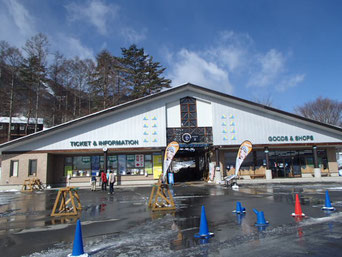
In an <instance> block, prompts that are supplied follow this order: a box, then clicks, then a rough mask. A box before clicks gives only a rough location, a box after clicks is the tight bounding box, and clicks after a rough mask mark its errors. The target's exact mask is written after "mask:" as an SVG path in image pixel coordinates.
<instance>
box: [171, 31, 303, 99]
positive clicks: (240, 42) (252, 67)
mask: <svg viewBox="0 0 342 257" xmlns="http://www.w3.org/2000/svg"><path fill="white" fill-rule="evenodd" d="M164 50H165V49H164ZM164 56H165V58H166V60H167V62H168V64H169V65H168V67H169V70H168V77H169V78H170V79H172V82H173V85H174V86H175V85H179V84H183V83H186V82H190V83H194V84H199V85H203V86H208V87H211V88H213V89H215V90H219V91H224V92H226V93H232V91H233V85H232V83H231V81H232V80H233V81H234V83H236V84H237V85H239V86H244V87H249V88H260V87H263V88H271V89H276V90H278V91H285V90H287V89H289V88H291V87H294V86H296V85H298V84H299V83H300V82H302V81H303V80H304V78H305V74H291V73H290V72H289V71H288V67H287V66H288V64H287V63H288V59H290V57H291V53H286V54H284V53H283V52H281V51H279V50H277V49H270V50H268V51H267V52H266V53H263V52H260V51H257V50H256V49H255V43H254V41H253V39H252V38H251V37H250V36H249V35H248V34H240V33H235V32H233V31H223V32H221V33H220V34H219V37H218V39H216V40H215V43H214V44H213V45H211V46H207V47H206V48H205V50H202V51H201V50H198V51H193V50H191V49H182V50H178V51H175V52H169V51H164Z"/></svg>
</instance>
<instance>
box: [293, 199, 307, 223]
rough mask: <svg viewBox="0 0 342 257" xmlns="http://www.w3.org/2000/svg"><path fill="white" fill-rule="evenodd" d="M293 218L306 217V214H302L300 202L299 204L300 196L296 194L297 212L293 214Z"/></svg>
mask: <svg viewBox="0 0 342 257" xmlns="http://www.w3.org/2000/svg"><path fill="white" fill-rule="evenodd" d="M292 216H293V217H298V216H301V217H304V216H305V214H304V213H303V212H302V207H301V206H300V202H299V197H298V194H296V204H295V212H294V213H292Z"/></svg>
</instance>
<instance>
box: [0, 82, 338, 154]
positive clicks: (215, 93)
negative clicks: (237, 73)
mask: <svg viewBox="0 0 342 257" xmlns="http://www.w3.org/2000/svg"><path fill="white" fill-rule="evenodd" d="M186 90H192V91H195V92H199V93H202V94H205V95H210V96H213V97H218V98H221V99H223V100H230V101H232V102H235V103H237V104H240V105H245V106H249V107H251V108H254V109H259V110H263V111H265V112H268V113H274V114H278V115H280V116H283V117H287V118H290V119H295V120H299V121H302V122H305V123H310V124H312V125H316V126H317V125H318V126H320V127H322V128H326V129H329V130H333V131H334V132H339V133H342V128H340V127H337V126H333V125H329V124H325V123H321V122H318V121H315V120H311V119H308V118H304V117H302V116H299V115H296V114H293V113H289V112H285V111H282V110H279V109H275V108H273V107H269V106H266V105H262V104H258V103H254V102H251V101H248V100H245V99H242V98H238V97H235V96H231V95H228V94H224V93H222V92H218V91H214V90H212V89H208V88H204V87H201V86H198V85H194V84H191V83H187V84H184V85H180V86H177V87H173V88H171V89H167V90H165V91H162V92H159V93H156V94H153V95H149V96H145V97H142V98H139V99H135V100H132V101H129V102H126V103H124V104H120V105H117V106H113V107H110V108H107V109H105V110H102V111H98V112H95V113H92V114H89V115H86V116H83V117H81V118H78V119H75V120H72V121H68V122H65V123H63V124H60V125H57V126H54V127H51V128H49V129H46V130H43V131H39V132H36V133H34V134H30V135H28V136H24V137H21V138H18V139H14V140H12V141H9V142H6V143H3V144H1V145H0V149H1V148H4V147H7V146H10V145H13V144H17V143H21V142H24V141H27V140H30V139H33V138H39V137H41V136H43V135H47V134H51V133H53V132H56V131H58V130H61V129H64V128H67V127H72V126H76V125H78V124H80V123H83V122H86V121H88V120H92V119H97V118H101V117H104V116H106V115H108V114H111V113H115V112H118V111H121V110H124V109H128V108H134V107H136V106H138V105H139V104H142V103H145V102H149V101H153V100H156V99H158V98H162V97H165V96H168V95H173V94H176V93H179V92H183V91H186Z"/></svg>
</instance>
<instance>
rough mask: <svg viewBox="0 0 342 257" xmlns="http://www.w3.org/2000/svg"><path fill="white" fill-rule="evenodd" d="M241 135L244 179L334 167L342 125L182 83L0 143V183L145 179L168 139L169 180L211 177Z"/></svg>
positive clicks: (230, 158) (231, 159) (230, 160)
mask: <svg viewBox="0 0 342 257" xmlns="http://www.w3.org/2000/svg"><path fill="white" fill-rule="evenodd" d="M244 140H249V141H251V142H252V143H253V151H252V152H251V153H250V154H249V155H248V157H247V159H246V160H245V161H244V162H243V164H242V167H241V168H240V175H241V177H242V178H244V179H250V178H255V177H260V178H265V179H272V178H278V177H304V176H310V177H314V176H315V177H320V176H324V175H327V176H334V175H335V176H336V175H337V174H338V173H337V172H338V166H337V161H336V149H337V148H341V146H342V129H341V128H339V127H335V126H331V125H327V124H323V123H320V122H317V121H313V120H309V119H306V118H303V117H300V116H297V115H294V114H291V113H287V112H284V111H280V110H277V109H274V108H271V107H267V106H264V105H260V104H256V103H253V102H250V101H246V100H243V99H240V98H237V97H233V96H230V95H227V94H223V93H220V92H216V91H213V90H209V89H206V88H203V87H199V86H196V85H193V84H185V85H182V86H179V87H175V88H172V89H169V90H166V91H163V92H160V93H157V94H154V95H151V96H147V97H143V98H140V99H137V100H134V101H131V102H128V103H125V104H122V105H119V106H115V107H112V108H108V109H106V110H103V111H100V112H97V113H94V114H91V115H88V116H85V117H82V118H79V119H76V120H73V121H70V122H67V123H64V124H61V125H58V126H55V127H53V128H50V129H47V130H44V131H40V132H38V133H35V134H32V135H28V136H25V137H23V138H19V139H16V140H13V141H10V142H7V143H4V144H2V145H0V151H1V152H2V174H1V181H0V184H1V185H6V184H10V185H14V184H22V183H23V181H24V180H25V179H27V178H29V177H32V176H37V177H38V178H40V179H41V181H42V182H43V183H45V184H50V185H63V184H65V183H66V180H67V177H68V175H70V176H71V182H72V183H75V184H76V183H83V182H84V183H89V176H91V174H94V173H97V174H98V173H99V172H100V171H101V170H104V169H107V170H112V171H114V172H115V173H116V174H117V175H118V183H119V184H125V183H130V182H132V181H134V182H135V183H142V184H143V183H152V182H153V181H155V180H156V179H158V177H159V175H160V174H161V172H162V159H163V151H164V150H165V147H166V146H167V145H168V143H169V142H172V141H177V142H179V144H180V150H179V151H178V152H177V154H176V156H175V159H174V161H173V163H172V167H171V169H172V170H173V171H174V172H175V180H176V182H177V181H187V180H201V179H208V178H209V179H210V176H209V173H210V172H211V174H213V170H216V171H217V172H218V171H219V172H220V173H221V176H225V175H227V173H228V174H229V173H232V172H234V165H235V158H236V154H237V150H238V148H239V146H240V144H241V142H243V141H244ZM105 160H107V162H106V161H105ZM105 166H107V167H105Z"/></svg>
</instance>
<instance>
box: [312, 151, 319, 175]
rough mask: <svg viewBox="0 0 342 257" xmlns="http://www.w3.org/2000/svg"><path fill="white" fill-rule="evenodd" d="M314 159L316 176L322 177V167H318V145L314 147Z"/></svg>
mask: <svg viewBox="0 0 342 257" xmlns="http://www.w3.org/2000/svg"><path fill="white" fill-rule="evenodd" d="M312 152H313V161H314V174H315V178H321V169H320V168H319V167H318V156H317V146H315V145H314V146H313V147H312Z"/></svg>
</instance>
